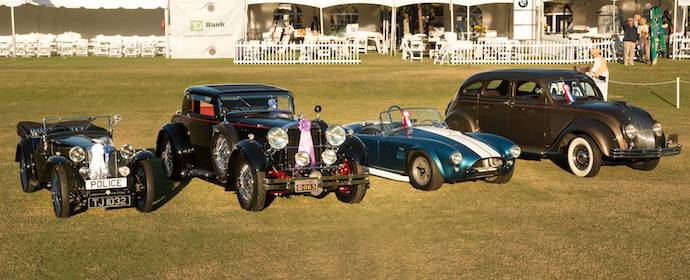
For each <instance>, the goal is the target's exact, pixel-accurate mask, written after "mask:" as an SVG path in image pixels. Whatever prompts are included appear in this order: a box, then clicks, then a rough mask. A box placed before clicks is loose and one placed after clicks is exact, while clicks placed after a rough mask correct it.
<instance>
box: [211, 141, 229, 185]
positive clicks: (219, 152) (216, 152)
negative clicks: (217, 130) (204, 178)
mask: <svg viewBox="0 0 690 280" xmlns="http://www.w3.org/2000/svg"><path fill="white" fill-rule="evenodd" d="M213 157H214V163H215V165H216V168H217V170H218V175H220V176H225V173H226V171H227V170H228V160H229V158H230V149H229V148H228V141H227V140H225V137H218V138H217V139H216V143H215V145H214V147H213Z"/></svg>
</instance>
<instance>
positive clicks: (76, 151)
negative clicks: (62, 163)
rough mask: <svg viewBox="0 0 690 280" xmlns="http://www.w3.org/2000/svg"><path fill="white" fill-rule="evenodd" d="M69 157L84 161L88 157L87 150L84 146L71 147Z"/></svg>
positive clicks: (75, 160)
mask: <svg viewBox="0 0 690 280" xmlns="http://www.w3.org/2000/svg"><path fill="white" fill-rule="evenodd" d="M69 159H71V160H72V161H73V162H82V161H83V160H84V159H86V151H84V149H83V148H82V147H78V146H77V147H72V148H71V149H69Z"/></svg>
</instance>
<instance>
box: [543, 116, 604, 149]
mask: <svg viewBox="0 0 690 280" xmlns="http://www.w3.org/2000/svg"><path fill="white" fill-rule="evenodd" d="M577 134H587V135H588V136H589V137H592V139H594V141H595V142H596V143H597V146H599V150H601V153H602V154H603V155H604V156H606V157H609V156H610V155H611V149H612V148H617V147H618V144H617V143H616V141H615V139H616V136H615V135H614V134H613V132H612V131H611V129H610V128H609V127H608V126H606V125H605V124H603V123H601V122H598V121H595V120H582V121H576V122H574V123H572V124H570V125H569V126H568V127H567V128H566V129H564V130H563V131H562V132H561V134H560V135H559V136H558V138H556V140H555V141H554V142H553V143H552V144H551V148H550V149H549V150H548V151H547V153H549V154H557V153H559V150H560V149H561V147H564V146H565V145H567V143H568V142H569V141H570V140H571V138H572V136H569V135H577Z"/></svg>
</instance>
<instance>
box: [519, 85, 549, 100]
mask: <svg viewBox="0 0 690 280" xmlns="http://www.w3.org/2000/svg"><path fill="white" fill-rule="evenodd" d="M515 97H517V98H532V99H539V98H542V97H543V95H542V89H541V87H540V86H539V85H538V84H537V83H535V82H531V81H520V82H517V91H516V92H515Z"/></svg>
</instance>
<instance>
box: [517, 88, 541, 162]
mask: <svg viewBox="0 0 690 280" xmlns="http://www.w3.org/2000/svg"><path fill="white" fill-rule="evenodd" d="M514 88H515V93H514V95H513V102H512V103H511V104H512V105H511V108H510V135H511V137H510V140H512V141H513V142H515V143H516V144H518V145H519V146H520V147H521V148H522V149H523V150H524V151H525V152H532V153H540V152H542V151H543V150H544V145H545V144H546V133H545V132H546V131H545V129H546V105H545V104H546V103H545V98H546V97H545V95H544V90H543V89H542V87H541V86H540V85H539V83H537V82H536V81H529V80H524V81H515V82H514Z"/></svg>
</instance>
